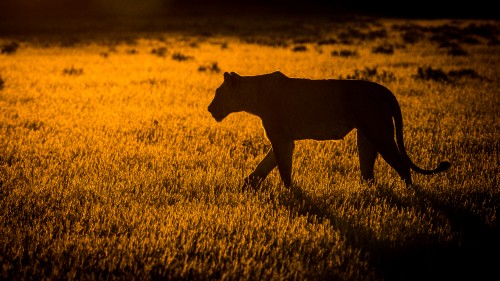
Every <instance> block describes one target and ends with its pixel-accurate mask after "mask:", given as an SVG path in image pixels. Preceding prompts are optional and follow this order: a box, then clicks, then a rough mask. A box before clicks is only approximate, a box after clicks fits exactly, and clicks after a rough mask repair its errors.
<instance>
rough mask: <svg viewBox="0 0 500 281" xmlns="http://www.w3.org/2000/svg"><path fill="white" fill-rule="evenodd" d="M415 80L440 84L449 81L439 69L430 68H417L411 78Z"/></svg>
mask: <svg viewBox="0 0 500 281" xmlns="http://www.w3.org/2000/svg"><path fill="white" fill-rule="evenodd" d="M413 77H414V78H415V79H420V80H434V81H440V82H446V81H449V79H448V75H446V73H445V72H444V71H443V70H441V69H433V68H432V67H430V66H428V67H425V68H424V67H419V68H418V69H417V74H416V75H414V76H413Z"/></svg>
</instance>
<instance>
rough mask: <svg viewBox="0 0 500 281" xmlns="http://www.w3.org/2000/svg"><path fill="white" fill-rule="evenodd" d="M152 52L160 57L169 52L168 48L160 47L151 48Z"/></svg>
mask: <svg viewBox="0 0 500 281" xmlns="http://www.w3.org/2000/svg"><path fill="white" fill-rule="evenodd" d="M151 54H153V55H157V56H159V57H164V56H165V55H166V54H167V48H165V47H160V48H158V49H153V50H151Z"/></svg>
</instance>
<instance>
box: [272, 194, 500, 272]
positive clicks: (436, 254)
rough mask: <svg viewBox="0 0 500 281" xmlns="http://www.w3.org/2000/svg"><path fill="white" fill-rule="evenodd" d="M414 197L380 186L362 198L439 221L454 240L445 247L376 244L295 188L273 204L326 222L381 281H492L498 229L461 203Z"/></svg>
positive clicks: (427, 241)
mask: <svg viewBox="0 0 500 281" xmlns="http://www.w3.org/2000/svg"><path fill="white" fill-rule="evenodd" d="M414 192H415V195H414V196H415V198H412V200H411V201H409V200H404V199H402V198H400V197H399V196H398V195H397V194H395V193H394V192H393V190H392V188H391V187H386V186H376V188H375V190H374V189H373V187H367V191H366V192H364V193H365V194H366V195H367V197H368V200H369V201H370V200H374V199H376V198H379V199H380V198H381V199H383V200H385V202H388V203H389V204H390V205H393V206H394V207H396V208H399V209H408V208H411V209H413V210H416V211H417V212H418V211H422V212H425V213H428V212H429V211H431V213H435V214H439V215H442V216H444V218H445V219H446V220H447V221H448V222H449V224H450V226H451V232H452V233H453V236H454V237H453V239H451V241H439V240H436V238H435V237H432V235H424V236H418V239H415V240H413V241H400V243H393V242H390V241H383V240H378V239H376V238H375V235H374V233H373V231H372V230H371V229H369V228H366V227H364V226H361V225H360V224H358V223H355V222H354V221H346V219H345V218H342V217H340V216H338V215H336V214H335V213H333V212H331V211H329V205H328V204H327V203H324V201H325V200H322V199H321V198H314V197H312V196H310V195H308V194H307V193H306V192H304V191H303V190H302V189H301V188H300V187H295V188H294V189H292V190H290V192H287V195H285V196H282V197H281V198H279V203H280V204H282V205H283V206H285V207H287V208H289V209H290V210H291V211H292V212H293V213H296V214H298V215H307V216H311V215H312V216H315V217H316V219H318V220H319V221H321V220H325V219H326V220H329V221H330V222H331V225H332V227H333V228H335V230H336V231H338V232H339V233H341V234H342V235H344V237H345V238H346V241H347V243H348V245H350V246H351V247H353V248H358V249H359V248H361V249H363V250H364V251H365V253H366V254H367V256H368V257H369V262H370V264H371V265H372V266H373V268H374V269H375V270H376V272H377V273H378V274H379V275H381V276H382V277H383V279H384V280H490V279H491V278H492V276H500V268H499V267H498V265H499V264H500V228H499V227H498V225H495V226H490V225H488V224H486V223H485V222H483V220H482V219H481V217H480V216H479V215H478V214H476V212H475V210H473V209H467V208H466V207H464V205H465V204H464V203H465V202H450V201H446V200H445V199H443V198H440V197H439V195H437V194H436V193H428V192H425V191H423V190H422V189H421V188H420V187H419V186H416V187H414ZM473 197H474V198H467V200H475V201H476V202H478V203H481V202H484V199H486V198H489V197H488V194H474V195H473ZM490 199H491V198H490ZM499 199H500V198H493V201H494V202H492V204H497V205H498V203H500V202H499ZM322 201H323V202H322ZM373 203H374V204H375V202H374V201H373ZM479 206H481V204H479ZM395 244H396V245H395Z"/></svg>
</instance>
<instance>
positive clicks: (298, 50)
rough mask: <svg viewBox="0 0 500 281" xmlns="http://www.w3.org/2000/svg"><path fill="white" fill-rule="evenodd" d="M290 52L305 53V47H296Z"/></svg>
mask: <svg viewBox="0 0 500 281" xmlns="http://www.w3.org/2000/svg"><path fill="white" fill-rule="evenodd" d="M292 50H293V51H294V52H305V51H307V47H306V46H304V45H298V46H295V47H293V49H292Z"/></svg>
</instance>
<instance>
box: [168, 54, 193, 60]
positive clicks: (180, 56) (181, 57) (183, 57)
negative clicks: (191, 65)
mask: <svg viewBox="0 0 500 281" xmlns="http://www.w3.org/2000/svg"><path fill="white" fill-rule="evenodd" d="M190 58H191V57H190V56H186V55H184V54H182V53H179V52H176V53H174V54H173V55H172V59H173V60H176V61H185V60H188V59H190Z"/></svg>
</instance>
